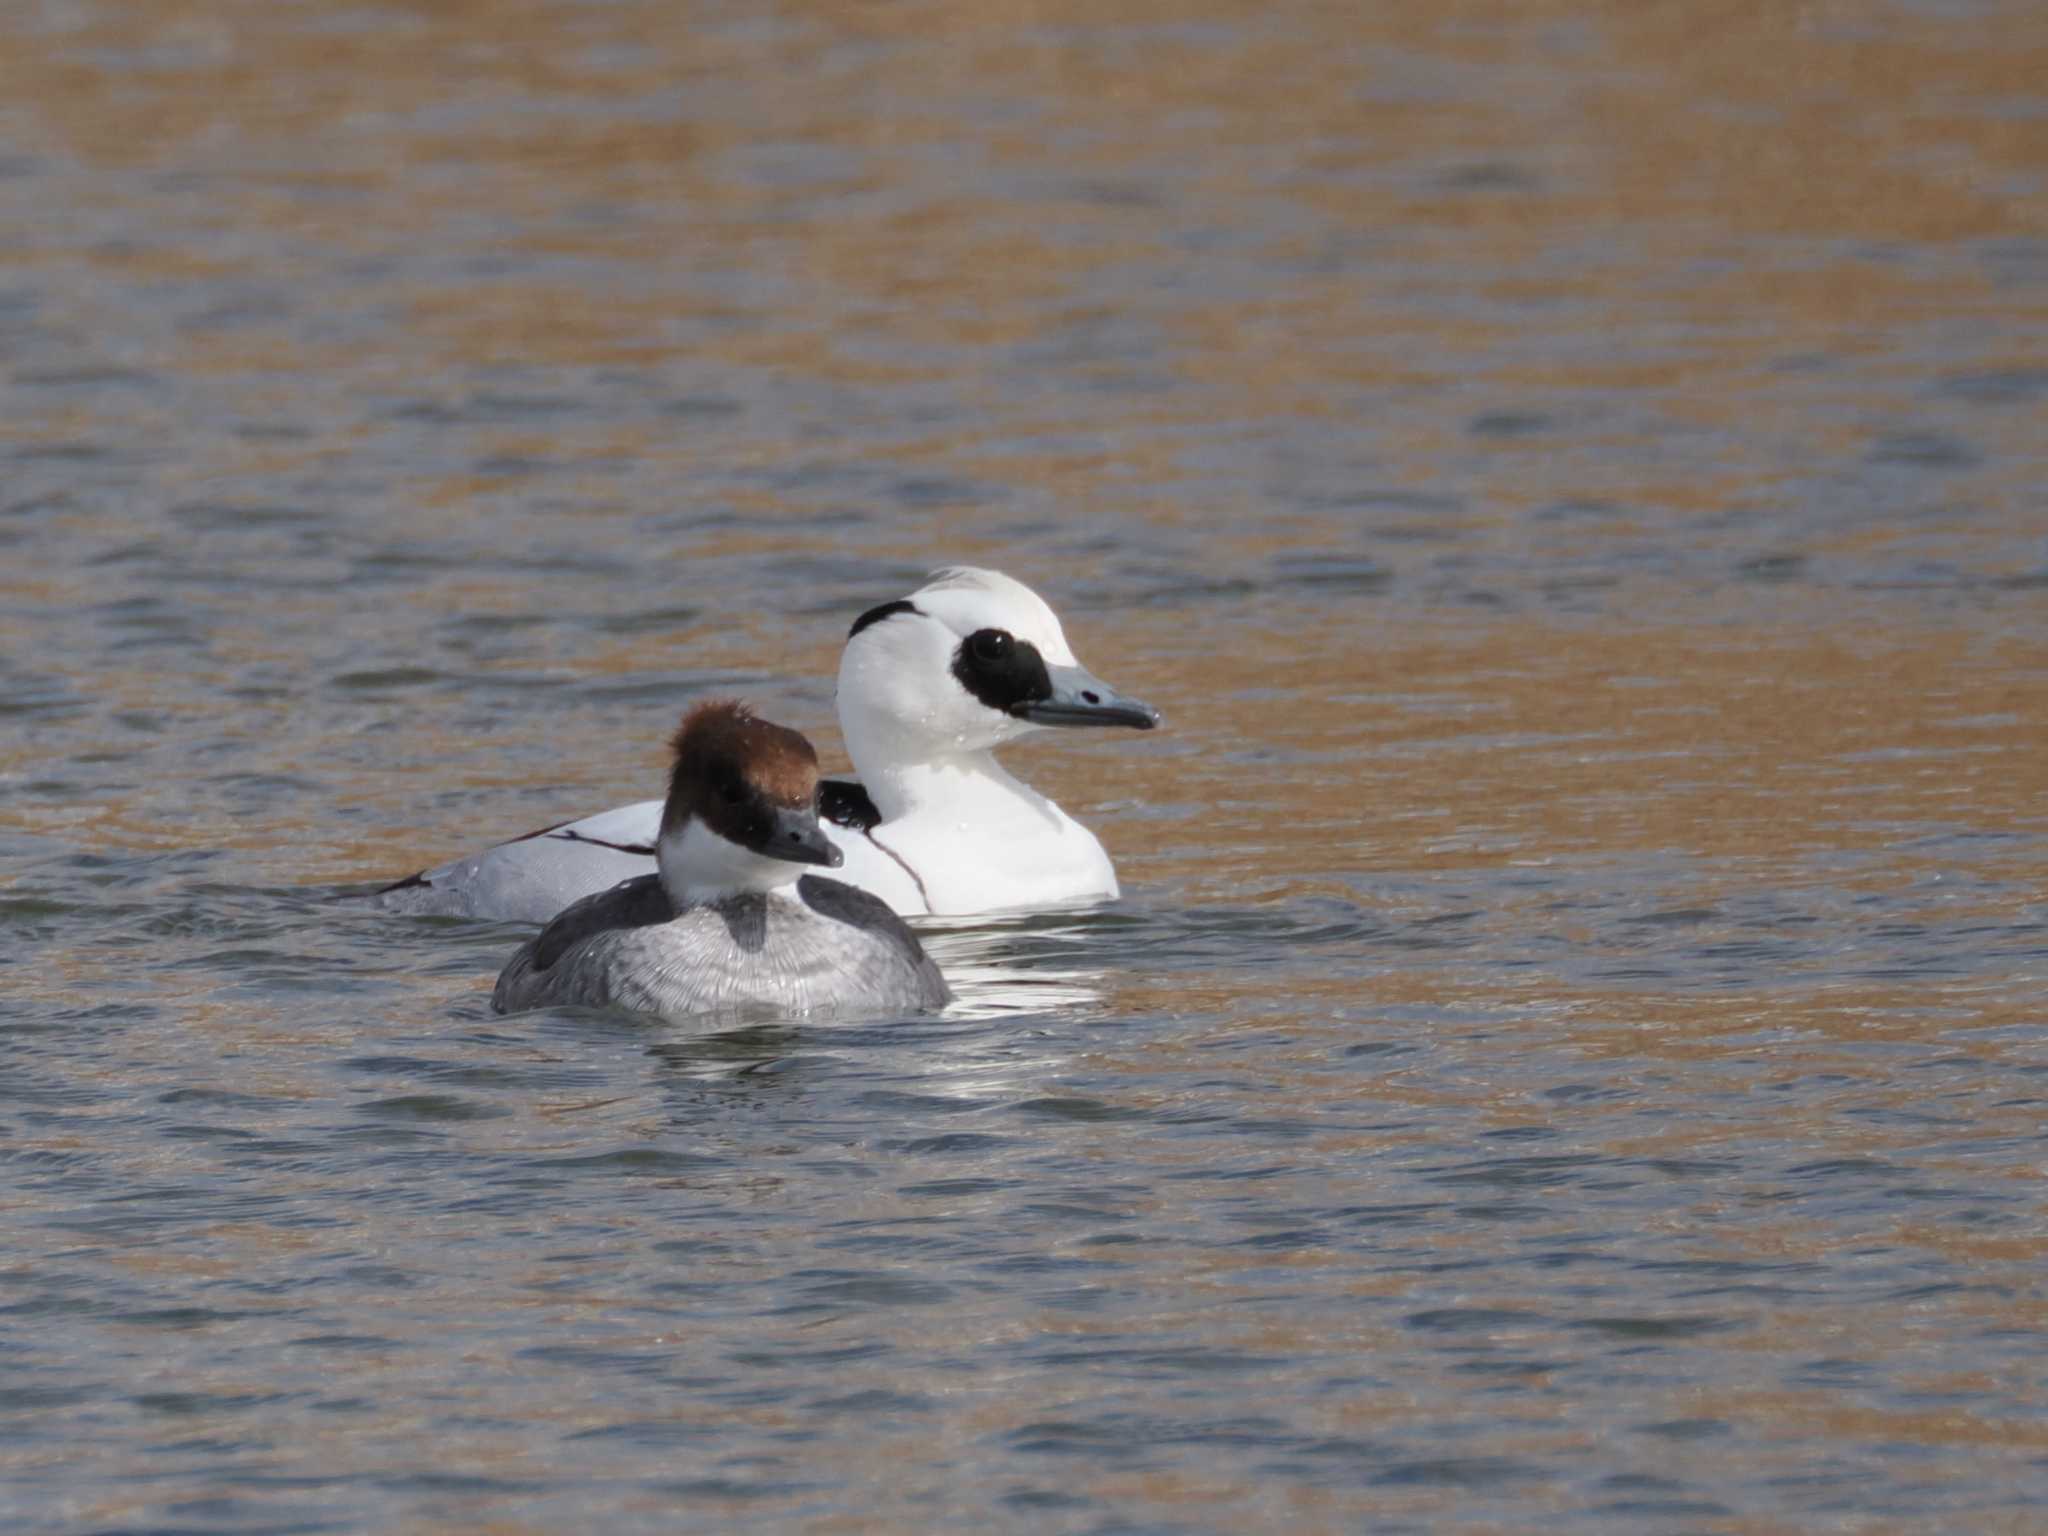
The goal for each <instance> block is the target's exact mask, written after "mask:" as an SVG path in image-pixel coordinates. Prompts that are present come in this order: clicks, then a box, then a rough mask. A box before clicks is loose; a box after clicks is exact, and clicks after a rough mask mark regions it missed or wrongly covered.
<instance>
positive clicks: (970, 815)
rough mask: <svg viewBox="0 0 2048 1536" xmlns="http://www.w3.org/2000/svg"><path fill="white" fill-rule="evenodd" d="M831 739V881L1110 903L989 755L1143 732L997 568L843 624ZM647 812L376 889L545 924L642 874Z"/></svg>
mask: <svg viewBox="0 0 2048 1536" xmlns="http://www.w3.org/2000/svg"><path fill="white" fill-rule="evenodd" d="M838 700H839V729H840V731H841V732H842V733H843V734H844V735H845V737H846V750H847V753H848V755H849V756H851V757H852V758H853V766H854V771H855V775H856V776H855V777H854V778H835V779H828V780H827V781H826V783H825V795H824V807H823V809H824V813H825V816H826V817H827V819H828V823H829V824H828V826H827V827H826V833H827V835H828V836H829V837H830V838H831V840H832V842H833V845H834V846H835V847H837V848H838V849H839V850H840V851H841V853H842V855H843V856H844V860H845V862H844V866H843V868H842V870H841V874H840V878H841V879H842V880H843V881H845V883H847V884H848V885H856V886H859V887H860V888H861V889H862V890H864V891H872V892H874V893H875V894H876V895H877V896H879V897H881V898H882V899H883V900H884V901H886V902H888V903H889V904H890V905H891V906H892V907H894V908H895V909H896V910H897V911H898V912H905V913H910V914H912V915H918V914H922V913H926V912H934V913H950V914H954V915H968V914H974V913H981V912H998V911H1011V910H1024V909H1030V908H1038V907H1052V906H1070V905H1073V904H1075V903H1079V902H1096V901H1107V900H1110V899H1112V898H1114V897H1115V896H1116V894H1117V882H1116V871H1115V869H1113V868H1112V867H1111V865H1110V862H1109V855H1108V854H1107V853H1105V852H1103V849H1102V844H1101V843H1099V842H1098V841H1096V838H1095V834H1094V833H1092V832H1090V831H1089V830H1088V829H1087V828H1086V827H1084V826H1082V825H1081V824H1080V823H1079V822H1077V821H1075V820H1074V819H1073V818H1072V817H1070V816H1068V815H1067V813H1066V812H1065V811H1063V810H1061V809H1060V808H1059V806H1057V805H1055V804H1054V803H1053V802H1052V801H1051V800H1049V799H1047V798H1046V797H1045V796H1044V795H1041V794H1039V793H1038V792H1037V791H1036V790H1034V789H1032V788H1031V786H1030V785H1028V784H1026V783H1024V782H1023V781H1022V780H1020V779H1017V778H1015V777H1013V776H1012V775H1011V774H1009V773H1008V772H1006V771H1005V770H1004V768H1003V766H1002V764H1000V763H998V762H997V761H996V758H995V751H996V749H997V748H998V747H1001V746H1003V745H1005V744H1006V743H1008V742H1012V741H1016V740H1018V739H1019V738H1020V737H1023V736H1026V735H1030V734H1032V733H1033V732H1036V731H1039V730H1042V729H1046V728H1053V727H1057V728H1066V729H1072V728H1078V727H1089V726H1123V727H1127V728H1129V729H1133V730H1141V731H1142V730H1150V729H1151V728H1152V727H1153V726H1154V725H1156V724H1157V723H1158V720H1159V713H1158V711H1157V710H1155V709H1153V708H1152V707H1151V706H1150V705H1149V704H1142V703H1140V702H1139V701H1137V700H1136V699H1129V698H1125V697H1123V696H1122V695H1120V694H1118V693H1117V692H1116V690H1114V689H1113V688H1111V687H1110V686H1109V685H1108V684H1107V683H1105V682H1103V681H1102V680H1101V679H1100V678H1098V677H1096V676H1094V675H1093V674H1092V673H1090V672H1089V671H1087V670H1086V669H1085V668H1084V667H1082V665H1081V664H1080V662H1079V661H1077V660H1076V659H1075V657H1074V653H1073V652H1072V651H1071V650H1069V649H1068V648H1067V638H1066V635H1065V634H1064V633H1063V632H1062V631H1061V629H1060V621H1059V616H1058V615H1057V614H1055V613H1054V612H1053V611H1052V609H1051V608H1050V607H1048V606H1047V605H1046V603H1045V600H1044V599H1043V598H1041V597H1040V596H1039V595H1038V594H1037V593H1036V592H1033V591H1032V590H1031V589H1030V588H1029V587H1027V586H1025V585H1024V584H1023V583H1022V582H1020V581H1015V580H1012V579H1011V578H1010V577H1008V576H1005V575H1003V574H1002V573H1001V572H1000V571H985V570H978V569H975V568H973V567H969V566H955V567H951V568H949V569H946V570H942V571H935V572H934V573H933V574H932V579H931V580H930V581H929V582H927V583H926V584H925V585H924V586H922V587H920V588H919V589H918V590H917V591H915V592H913V593H911V594H910V595H909V596H908V597H904V598H899V599H897V600H896V601H895V602H892V603H883V604H882V605H881V606H880V607H877V608H870V609H869V610H868V611H867V612H866V613H864V614H862V615H861V616H860V617H859V618H858V619H856V620H854V623H853V631H852V633H851V634H849V635H848V636H847V640H846V650H845V653H844V654H843V655H842V656H841V658H840V662H839V690H838ZM666 825H667V821H666V812H665V810H664V809H663V806H662V803H661V802H660V801H658V800H646V801H642V802H640V803H639V804H636V805H626V806H620V807H619V808H618V809H616V810H610V811H602V812H600V813H599V814H597V815H595V816H586V817H585V818H583V820H581V821H572V822H568V823H565V824H564V825H562V826H559V827H549V828H547V829H546V830H544V831H540V832H536V833H533V834H531V835H530V836H527V837H522V838H517V839H514V840H513V841H512V842H509V843H500V844H498V845H497V846H496V847H494V848H487V849H485V850H484V851H483V852H481V853H478V854H472V855H471V856H470V857H468V858H465V859H457V860H456V861H454V862H453V863H450V864H444V865H442V866H441V867H440V868H438V869H430V870H426V871H423V872H422V873H420V874H417V875H414V876H412V878H410V879H408V880H401V881H399V882H398V884H396V885H394V886H390V887H388V888H387V889H386V890H384V891H382V892H380V893H379V895H378V897H377V900H378V902H379V904H380V905H382V906H385V907H387V908H390V909H391V910H393V911H400V912H441V913H450V914H455V915H459V916H465V917H500V918H515V919H520V920H524V921H532V922H542V921H545V920H546V919H547V918H548V916H549V915H550V914H552V913H555V912H559V911H561V910H562V908H564V907H566V906H567V905H568V904H569V903H570V902H572V901H574V900H576V899H577V898H578V897H579V896H588V895H591V894H593V893H594V892H597V891H601V890H603V889H605V888H606V887H607V886H609V885H611V884H612V883H613V882H614V881H618V880H624V879H626V878H628V877H629V876H634V875H642V874H647V873H649V872H651V871H652V869H653V854H654V850H655V844H656V841H657V839H658V838H659V836H660V835H661V831H662V829H663V828H664V827H665V826H666Z"/></svg>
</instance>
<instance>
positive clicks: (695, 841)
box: [654, 816, 805, 911]
mask: <svg viewBox="0 0 2048 1536" xmlns="http://www.w3.org/2000/svg"><path fill="white" fill-rule="evenodd" d="M654 867H655V868H656V870H658V871H659V872H660V875H661V888H662V889H663V890H665V891H667V892H668V899H669V900H670V901H671V902H673V903H675V906H676V910H677V911H681V910H682V909H683V908H685V907H694V906H700V905H702V904H704V903H706V902H715V901H724V900H726V899H727V898H728V897H732V896H746V895H751V894H758V893H762V892H768V891H784V890H788V889H789V888H790V887H792V886H794V885H795V884H796V883H797V881H799V880H801V879H802V878H803V875H804V868H805V867H804V866H803V865H801V864H792V863H790V862H789V861H788V860H787V859H771V858H767V857H765V856H764V855H762V854H758V853H756V852H754V850H753V849H751V848H742V847H741V846H740V845H739V844H738V843H733V842H728V841H726V839H724V838H722V837H720V836H719V835H718V834H717V833H716V832H713V831H712V830H711V829H710V828H709V827H707V826H705V825H704V823H703V822H701V821H699V820H697V818H696V817H695V816H692V817H691V818H690V819H689V820H688V821H685V822H684V823H683V824H682V825H681V826H679V827H676V828H673V829H671V830H670V831H667V832H664V833H662V835H661V837H660V839H659V841H657V842H656V843H655V845H654Z"/></svg>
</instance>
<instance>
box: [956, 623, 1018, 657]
mask: <svg viewBox="0 0 2048 1536" xmlns="http://www.w3.org/2000/svg"><path fill="white" fill-rule="evenodd" d="M1015 643H1016V642H1015V641H1013V640H1011V638H1010V637H1009V635H1008V633H1007V632H1005V631H1003V630H1000V629H977V630H976V631H975V632H974V633H973V634H971V635H969V636H968V637H967V651H968V654H969V655H971V656H972V657H973V658H974V659H975V660H976V661H986V662H991V663H995V662H1004V661H1008V660H1009V659H1010V651H1011V649H1012V647H1013V646H1014V645H1015Z"/></svg>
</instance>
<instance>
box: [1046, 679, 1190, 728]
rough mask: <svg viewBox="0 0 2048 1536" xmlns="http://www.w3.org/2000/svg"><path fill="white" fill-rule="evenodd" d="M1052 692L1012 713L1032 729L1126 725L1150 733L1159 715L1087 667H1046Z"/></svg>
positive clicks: (1148, 705) (1142, 701) (1143, 702)
mask: <svg viewBox="0 0 2048 1536" xmlns="http://www.w3.org/2000/svg"><path fill="white" fill-rule="evenodd" d="M1045 670H1046V675H1047V677H1048V678H1049V679H1050V681H1051V683H1052V692H1051V694H1050V695H1048V696H1047V697H1045V698H1043V699H1028V700H1026V701H1025V702H1024V703H1022V704H1017V705H1013V706H1012V707H1011V710H1010V713H1011V714H1013V715H1015V716H1016V717H1017V718H1018V719H1020V720H1029V721H1030V722H1031V723H1032V724H1033V725H1127V726H1129V727H1130V728H1131V729H1132V730H1134V731H1149V730H1151V729H1152V728H1153V727H1154V726H1155V725H1157V724H1158V723H1159V711H1158V710H1156V709H1154V708H1153V707H1152V706H1151V705H1150V704H1147V703H1146V702H1145V701H1144V700H1142V699H1134V698H1131V697H1129V696H1128V695H1126V694H1121V693H1118V692H1117V691H1116V690H1115V689H1114V688H1112V687H1110V686H1109V684H1107V683H1105V682H1104V681H1103V680H1102V679H1101V678H1099V677H1097V676H1096V675H1095V674H1094V673H1092V672H1090V671H1089V670H1088V669H1087V668H1086V667H1047V668H1046V669H1045Z"/></svg>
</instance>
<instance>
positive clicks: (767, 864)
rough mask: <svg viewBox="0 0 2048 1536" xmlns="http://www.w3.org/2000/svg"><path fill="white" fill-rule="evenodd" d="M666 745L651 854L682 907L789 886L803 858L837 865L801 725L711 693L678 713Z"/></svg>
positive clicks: (800, 870)
mask: <svg viewBox="0 0 2048 1536" xmlns="http://www.w3.org/2000/svg"><path fill="white" fill-rule="evenodd" d="M671 745H672V747H673V748H674V750H675V766H674V767H673V768H672V769H671V770H670V772H669V781H668V801H667V803H666V804H665V805H664V806H663V807H662V811H661V836H660V838H659V839H658V840H657V842H656V843H655V848H654V857H655V866H656V868H657V869H659V870H660V872H661V883H662V886H663V888H664V889H666V890H667V892H668V894H669V899H670V900H671V901H673V902H674V903H675V904H676V905H677V906H678V907H686V906H690V905H692V904H694V903H696V902H702V901H716V900H718V899H719V898H720V897H723V896H732V895H737V894H740V893H742V892H746V891H772V890H776V889H779V888H781V887H783V886H788V885H794V884H795V883H796V882H797V881H798V880H799V879H800V878H802V876H803V873H804V869H805V867H806V866H808V865H813V864H823V865H825V866H827V867H828V868H836V867H837V866H838V864H839V862H840V855H839V850H838V849H837V848H835V847H833V846H832V844H831V843H830V842H829V841H827V840H826V837H825V834H824V832H823V830H822V829H821V828H820V827H819V826H818V809H817V806H818V754H817V753H816V752H815V751H813V750H812V748H811V744H810V742H809V741H808V740H806V739H805V738H804V736H803V734H802V733H801V732H799V731H792V730H790V729H788V728H787V727H785V726H780V725H772V724H770V723H769V722H768V721H766V720H757V719H755V718H754V716H753V714H752V713H751V712H750V711H749V710H748V709H747V706H746V705H744V704H741V703H738V702H736V701H734V700H730V699H713V700H710V701H707V702H706V703H703V704H699V705H697V706H696V708H694V709H692V710H691V711H690V712H689V713H688V714H687V715H685V716H683V723H682V726H681V727H680V728H679V729H678V730H677V731H676V734H675V738H674V740H673V742H672V743H671Z"/></svg>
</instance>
